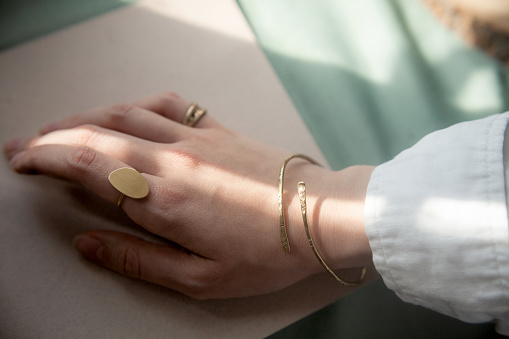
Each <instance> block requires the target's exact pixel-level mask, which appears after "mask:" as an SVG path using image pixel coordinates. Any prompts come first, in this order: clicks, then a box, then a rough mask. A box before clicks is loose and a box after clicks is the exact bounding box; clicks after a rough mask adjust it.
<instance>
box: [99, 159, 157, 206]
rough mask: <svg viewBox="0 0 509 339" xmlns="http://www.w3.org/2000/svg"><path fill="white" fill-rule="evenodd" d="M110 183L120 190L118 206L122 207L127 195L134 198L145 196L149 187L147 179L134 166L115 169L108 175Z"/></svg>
mask: <svg viewBox="0 0 509 339" xmlns="http://www.w3.org/2000/svg"><path fill="white" fill-rule="evenodd" d="M108 180H109V181H110V183H111V184H112V185H113V187H115V188H116V189H117V191H119V192H120V197H119V198H118V201H117V207H120V205H121V204H122V201H123V200H124V197H125V196H128V197H129V198H133V199H141V198H145V197H146V196H147V195H148V192H149V187H148V183H147V180H145V178H144V177H143V175H141V173H140V172H138V171H137V170H135V169H133V168H129V167H123V168H119V169H116V170H114V171H113V172H111V173H110V175H109V176H108Z"/></svg>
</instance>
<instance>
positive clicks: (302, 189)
mask: <svg viewBox="0 0 509 339" xmlns="http://www.w3.org/2000/svg"><path fill="white" fill-rule="evenodd" d="M297 189H298V192H299V200H300V210H301V213H302V220H303V221H304V229H305V230H306V235H307V237H308V242H309V245H310V246H311V249H312V250H313V252H314V253H315V256H316V257H317V258H318V261H319V262H320V264H322V266H323V268H325V270H326V271H327V272H329V273H330V275H332V276H333V277H334V279H336V280H337V281H338V282H339V283H341V284H343V285H345V286H359V285H360V284H361V283H362V281H363V280H364V276H365V275H366V267H363V268H362V271H361V276H360V278H359V280H358V281H356V282H349V281H345V280H343V279H341V278H340V277H338V276H337V275H336V273H334V271H333V270H331V269H330V267H329V266H328V265H327V264H326V263H325V261H324V260H323V259H322V256H321V255H320V252H318V249H317V248H316V246H315V243H314V242H313V237H312V236H311V231H310V230H309V225H308V218H307V207H306V184H304V183H303V182H302V181H301V182H299V183H298V185H297Z"/></svg>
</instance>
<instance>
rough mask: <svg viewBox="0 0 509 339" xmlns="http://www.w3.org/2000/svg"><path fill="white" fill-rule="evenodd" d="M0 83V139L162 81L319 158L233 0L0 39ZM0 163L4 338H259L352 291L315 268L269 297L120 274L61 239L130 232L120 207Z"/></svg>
mask: <svg viewBox="0 0 509 339" xmlns="http://www.w3.org/2000/svg"><path fill="white" fill-rule="evenodd" d="M211 13H214V15H210V14H211ZM140 28H143V29H140ZM0 88H1V89H2V90H1V91H0V111H1V112H2V113H1V116H0V135H1V136H2V140H3V141H5V140H6V139H8V138H11V137H16V136H22V135H30V134H33V133H36V131H37V128H38V127H39V126H41V125H43V124H44V123H46V122H48V121H53V120H56V119H59V118H61V117H63V116H65V115H68V114H72V113H76V112H80V111H83V110H86V109H89V108H91V107H94V106H101V105H107V104H111V103H115V102H119V101H120V102H121V101H131V100H133V99H134V98H139V97H143V96H145V95H149V94H153V93H158V92H162V91H165V90H173V91H176V92H178V93H180V94H181V95H183V96H184V97H186V98H189V99H191V100H195V101H197V102H200V103H202V104H203V105H204V106H206V107H207V108H208V110H209V114H211V115H213V116H214V117H216V118H217V119H218V120H219V121H221V122H222V123H224V124H225V125H226V126H228V127H231V128H233V129H235V130H237V131H239V132H241V133H244V134H246V135H249V136H252V137H254V138H257V139H259V140H262V141H265V142H267V143H270V144H273V145H275V146H279V147H283V148H286V149H288V150H291V151H299V152H303V153H307V154H310V155H312V156H314V157H316V158H318V159H319V160H320V161H322V162H325V159H324V158H323V156H322V154H321V153H320V151H319V149H318V147H317V146H316V144H315V143H314V141H313V139H312V137H311V135H310V134H309V132H308V131H307V129H306V127H305V126H304V124H303V122H302V120H301V119H300V117H299V115H298V114H297V112H296V111H295V109H294V107H293V105H292V103H291V101H290V100H289V98H288V97H287V95H286V93H285V91H284V89H283V87H282V86H281V84H280V83H279V81H278V79H277V77H276V76H275V74H274V72H273V70H272V68H271V67H270V65H269V64H268V62H267V60H266V59H265V57H264V55H263V53H262V52H261V51H260V50H259V48H258V46H257V44H256V41H255V39H254V37H253V35H252V33H251V31H250V29H249V27H248V25H247V24H246V22H245V20H244V17H243V15H242V13H241V12H240V10H239V8H238V7H237V5H236V3H235V2H234V1H231V0H220V1H214V4H213V5H212V4H211V3H210V2H209V1H206V0H185V1H178V0H175V1H165V2H161V1H156V0H149V1H143V2H139V3H136V4H134V5H131V6H127V7H124V8H121V9H119V10H116V11H114V12H111V13H109V14H106V15H103V16H100V17H97V18H94V19H92V20H89V21H87V22H84V23H82V24H79V25H76V26H72V27H69V28H67V29H64V30H61V31H58V32H56V33H54V34H52V35H49V36H45V37H43V38H40V39H37V40H34V41H32V42H30V43H27V44H23V45H20V46H18V47H15V48H12V49H8V50H6V51H4V52H3V53H1V54H0ZM0 171H1V175H0V182H1V187H2V190H1V192H0V199H1V204H0V206H1V212H2V216H3V218H2V221H1V227H0V267H1V275H0V294H1V300H2V303H0V331H1V332H0V333H1V334H2V336H3V337H6V338H11V337H27V338H29V337H39V338H70V337H72V338H80V337H96V338H111V337H124V338H135V337H145V338H159V337H166V336H168V334H171V336H172V337H179V338H193V337H203V336H204V335H206V336H207V337H209V338H214V337H217V338H226V337H229V338H232V337H242V338H260V337H265V336H267V335H269V334H271V333H274V332H275V331H277V330H279V329H281V328H283V327H285V326H287V325H289V324H291V323H293V322H295V321H296V320H298V319H300V318H302V317H304V316H306V315H308V314H310V313H312V312H313V311H316V310H318V309H320V308H322V307H324V306H326V305H328V304H329V303H331V302H332V301H334V300H336V299H338V298H340V297H341V296H343V295H345V294H346V293H348V292H350V291H352V289H349V288H341V287H338V286H337V285H336V283H335V282H334V281H333V280H332V279H330V277H329V276H327V275H326V274H322V275H318V276H315V277H311V278H310V279H308V280H306V281H304V282H302V283H300V284H298V285H295V286H292V287H290V288H288V289H286V290H283V291H281V292H278V293H274V294H270V295H264V296H257V297H252V298H244V299H231V300H217V301H195V300H191V299H189V298H187V297H185V296H182V295H180V294H178V293H175V292H173V291H170V290H167V289H163V288H159V287H156V286H153V285H150V284H146V283H143V282H139V281H133V280H130V279H127V278H124V277H121V276H119V275H116V274H114V273H112V272H109V271H106V270H103V269H100V268H98V267H96V266H94V265H91V264H90V263H88V262H86V261H85V260H83V259H81V258H80V256H79V255H78V254H77V253H76V252H75V251H74V250H73V248H72V246H71V242H72V239H73V237H74V236H75V235H77V234H79V233H81V232H83V231H86V230H89V229H97V228H100V229H117V230H118V229H122V230H126V231H128V232H131V233H135V234H140V231H139V229H137V228H136V227H135V226H134V225H132V224H131V223H130V221H129V220H127V218H126V217H125V216H124V215H123V214H122V213H121V212H120V211H118V210H117V209H116V208H115V207H114V206H110V205H109V204H107V203H105V202H104V201H101V200H99V199H98V198H96V197H94V196H92V195H91V194H89V193H88V192H86V191H84V190H82V189H81V188H80V187H77V186H76V185H74V184H70V183H63V182H60V181H57V180H54V179H50V178H45V177H27V176H20V175H16V174H14V173H13V172H12V171H11V170H10V168H9V166H8V163H7V162H6V161H3V162H2V163H1V165H0ZM275 178H276V179H275V180H276V181H277V175H276V177H275ZM275 184H276V183H275ZM276 226H277V224H276ZM140 235H142V236H144V237H147V236H148V235H146V234H143V233H141V234H140ZM373 274H374V273H373V271H371V272H370V276H373ZM317 284H319V285H320V286H321V288H320V289H316V288H314V286H317Z"/></svg>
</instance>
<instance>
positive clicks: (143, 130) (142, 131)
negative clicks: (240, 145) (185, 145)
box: [40, 104, 185, 143]
mask: <svg viewBox="0 0 509 339" xmlns="http://www.w3.org/2000/svg"><path fill="white" fill-rule="evenodd" d="M81 125H96V126H100V127H103V128H107V129H110V130H114V131H118V132H122V133H124V134H128V135H132V136H135V137H138V138H140V139H145V140H150V141H154V142H159V143H172V142H175V141H177V140H181V139H182V138H183V137H184V132H185V129H184V128H183V126H181V125H179V124H176V123H175V122H173V121H170V120H168V119H166V118H165V117H164V116H162V115H160V114H157V113H155V112H152V111H150V110H146V109H144V108H141V107H137V106H135V105H130V104H116V105H113V106H110V107H103V108H99V109H95V110H93V111H90V112H87V113H83V114H77V115H73V116H70V117H68V118H65V119H63V120H61V121H59V122H54V123H51V124H49V125H47V126H45V127H43V128H41V130H40V133H41V134H47V133H49V132H52V131H55V130H61V129H69V128H74V127H77V126H81Z"/></svg>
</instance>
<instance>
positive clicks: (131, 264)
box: [120, 245, 141, 279]
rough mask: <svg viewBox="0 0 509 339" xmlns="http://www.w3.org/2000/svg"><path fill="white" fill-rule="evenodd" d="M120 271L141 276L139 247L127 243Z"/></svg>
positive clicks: (129, 275) (127, 274)
mask: <svg viewBox="0 0 509 339" xmlns="http://www.w3.org/2000/svg"><path fill="white" fill-rule="evenodd" d="M120 263H121V265H120V272H121V273H122V274H124V275H126V276H128V277H133V278H137V279H139V278H141V265H140V256H139V249H138V247H137V246H135V245H127V246H126V248H125V249H124V251H123V253H122V254H121V259H120Z"/></svg>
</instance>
